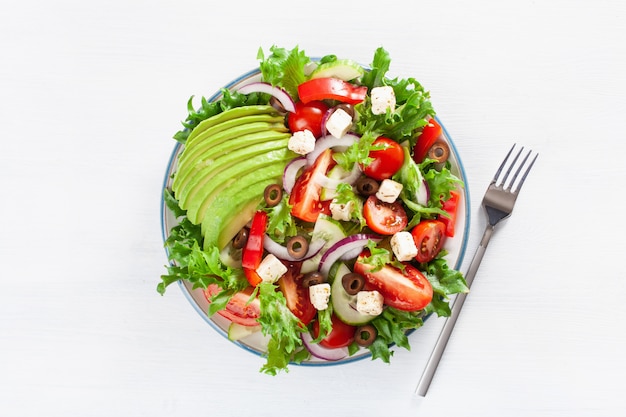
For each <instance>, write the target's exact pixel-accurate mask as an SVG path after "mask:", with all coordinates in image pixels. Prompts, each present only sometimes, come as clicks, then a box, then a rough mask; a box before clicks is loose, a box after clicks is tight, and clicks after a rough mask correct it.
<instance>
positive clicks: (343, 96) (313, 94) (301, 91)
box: [298, 78, 367, 104]
mask: <svg viewBox="0 0 626 417" xmlns="http://www.w3.org/2000/svg"><path fill="white" fill-rule="evenodd" d="M366 95H367V87H365V86H363V85H355V84H351V83H349V82H347V81H343V80H340V79H339V78H313V79H312V80H309V81H305V82H303V83H302V84H300V85H299V86H298V97H300V100H301V101H302V102H303V103H308V102H310V101H313V100H338V101H341V102H343V103H348V104H358V103H360V102H362V101H363V100H365V97H366Z"/></svg>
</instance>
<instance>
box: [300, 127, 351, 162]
mask: <svg viewBox="0 0 626 417" xmlns="http://www.w3.org/2000/svg"><path fill="white" fill-rule="evenodd" d="M358 140H359V137H358V136H357V135H353V134H351V133H348V134H346V135H344V136H342V137H341V138H336V137H334V136H333V135H327V136H322V137H321V138H319V139H318V140H317V141H316V142H315V149H313V152H309V153H308V154H307V155H306V159H307V161H308V164H309V165H313V164H314V163H315V160H316V159H317V157H318V156H320V154H321V153H322V152H324V151H325V150H326V149H328V148H335V147H338V146H342V147H343V146H345V147H348V146H351V145H352V144H353V143H355V142H357V141H358Z"/></svg>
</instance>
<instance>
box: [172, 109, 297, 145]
mask: <svg viewBox="0 0 626 417" xmlns="http://www.w3.org/2000/svg"><path fill="white" fill-rule="evenodd" d="M256 123H267V124H270V125H278V128H280V129H282V130H283V131H286V130H287V127H286V126H285V117H284V116H281V115H278V114H267V113H262V114H252V115H250V116H245V117H242V118H240V119H231V120H227V121H225V122H223V123H219V124H217V125H214V126H211V127H210V128H208V129H205V130H204V131H202V132H200V133H198V134H197V135H194V136H193V138H192V140H189V138H187V142H185V150H189V149H191V148H193V147H195V146H196V145H197V144H199V143H201V142H202V141H204V140H206V139H207V138H209V137H211V136H214V135H220V134H222V133H224V132H225V131H228V130H230V129H234V128H237V127H240V126H245V125H249V124H256ZM194 132H195V130H194ZM183 153H184V152H183Z"/></svg>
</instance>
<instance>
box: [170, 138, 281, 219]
mask: <svg viewBox="0 0 626 417" xmlns="http://www.w3.org/2000/svg"><path fill="white" fill-rule="evenodd" d="M286 143H287V142H286V141H275V144H274V145H273V148H274V149H272V150H269V151H263V152H262V153H258V152H257V153H256V154H255V153H252V154H251V155H252V156H250V157H248V158H247V159H242V157H238V158H234V159H233V160H231V161H230V163H229V164H226V165H222V166H220V167H216V169H214V170H209V171H208V172H207V173H206V174H205V176H204V177H201V178H199V181H198V183H197V184H194V185H193V186H192V187H188V188H189V191H187V192H186V193H184V194H182V195H180V197H179V196H178V195H177V198H179V203H180V206H181V208H183V209H184V210H187V218H188V219H189V220H190V221H191V222H192V223H194V224H200V223H202V217H203V216H204V207H206V206H207V205H208V204H210V202H211V201H212V200H213V199H214V198H215V196H216V194H218V193H219V192H221V190H223V189H224V188H226V187H227V186H228V185H230V184H232V183H234V182H238V181H243V178H244V177H245V176H246V175H248V174H250V173H252V174H255V173H258V174H259V175H260V173H261V172H262V170H263V169H264V168H266V167H268V166H270V167H271V166H273V165H276V164H277V163H278V169H284V165H285V161H288V160H290V159H292V158H293V154H292V152H291V151H289V150H288V149H287V146H286ZM252 151H255V150H252ZM223 159H225V158H220V159H218V160H217V161H216V163H217V162H219V161H220V160H223ZM263 172H264V171H263ZM281 174H282V172H281ZM186 190H187V189H185V190H184V191H186Z"/></svg>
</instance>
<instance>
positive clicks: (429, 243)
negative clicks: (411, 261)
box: [411, 220, 446, 262]
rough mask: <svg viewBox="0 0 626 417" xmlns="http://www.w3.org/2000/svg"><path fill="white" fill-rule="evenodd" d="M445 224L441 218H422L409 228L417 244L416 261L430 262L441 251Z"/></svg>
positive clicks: (444, 237)
mask: <svg viewBox="0 0 626 417" xmlns="http://www.w3.org/2000/svg"><path fill="white" fill-rule="evenodd" d="M445 233H446V225H445V223H444V222H442V221H441V220H422V221H421V222H419V223H418V225H417V226H415V227H414V228H413V230H411V235H413V240H414V241H415V246H417V255H416V256H415V260H416V261H417V262H430V261H432V260H433V259H434V258H435V256H437V254H438V253H439V251H441V248H442V247H443V242H444V241H445V239H446V236H445Z"/></svg>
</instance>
